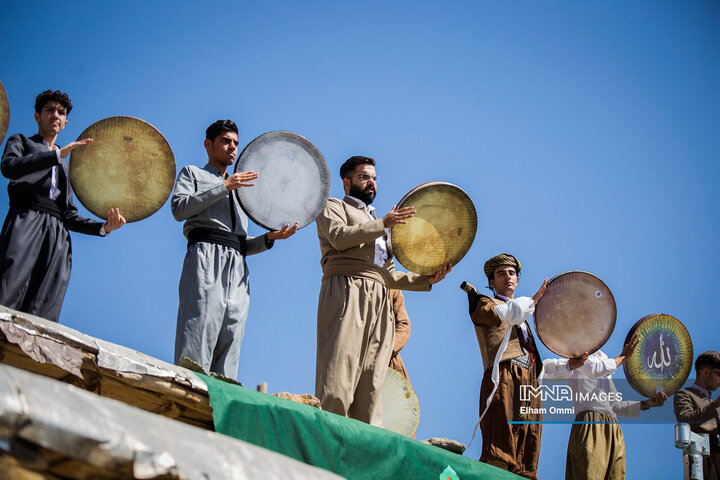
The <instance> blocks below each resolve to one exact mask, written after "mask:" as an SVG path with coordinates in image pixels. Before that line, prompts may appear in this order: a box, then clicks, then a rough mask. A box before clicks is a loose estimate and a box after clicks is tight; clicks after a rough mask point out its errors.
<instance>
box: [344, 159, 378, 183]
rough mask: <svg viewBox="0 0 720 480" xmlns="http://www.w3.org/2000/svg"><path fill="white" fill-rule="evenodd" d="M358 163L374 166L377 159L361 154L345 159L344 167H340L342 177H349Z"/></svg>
mask: <svg viewBox="0 0 720 480" xmlns="http://www.w3.org/2000/svg"><path fill="white" fill-rule="evenodd" d="M358 165H372V166H373V167H374V166H375V160H373V159H372V158H370V157H363V156H360V155H355V156H354V157H350V158H348V159H347V160H345V163H343V164H342V167H340V178H345V177H347V176H348V174H349V173H351V172H352V171H354V170H355V167H357V166H358Z"/></svg>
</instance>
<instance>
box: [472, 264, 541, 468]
mask: <svg viewBox="0 0 720 480" xmlns="http://www.w3.org/2000/svg"><path fill="white" fill-rule="evenodd" d="M484 271H485V275H486V276H487V278H488V283H489V287H490V289H491V290H492V291H493V293H494V294H495V295H494V298H490V297H487V296H485V295H480V294H479V293H478V292H477V290H475V288H474V287H472V286H471V285H468V284H467V283H463V285H462V286H461V287H462V288H463V290H465V291H466V292H467V293H468V300H469V302H470V319H471V320H472V322H473V324H474V325H475V334H476V335H477V340H478V344H479V346H480V353H481V355H482V360H483V365H484V368H485V374H484V376H483V379H482V384H481V387H480V421H479V423H480V430H481V431H482V437H483V444H482V454H481V456H480V461H481V462H485V463H488V464H490V465H494V466H496V467H500V468H503V469H505V470H508V471H510V472H513V473H515V474H517V475H520V476H522V477H526V478H531V479H536V478H537V466H538V459H539V457H540V436H541V434H542V425H540V424H529V423H517V424H510V423H509V422H510V421H522V420H525V421H536V422H537V421H542V415H541V414H538V413H536V412H539V409H540V408H541V407H542V405H541V402H540V398H539V397H531V399H530V400H528V401H519V400H518V399H519V398H520V395H519V391H520V386H521V385H532V386H533V387H537V386H538V383H537V377H538V375H539V374H540V372H541V370H542V362H541V360H540V355H539V354H538V351H537V348H536V347H535V340H534V339H533V335H532V332H531V331H530V326H529V325H528V323H527V319H528V318H529V317H530V315H532V314H533V312H534V311H535V304H536V303H537V301H538V300H540V297H542V295H543V293H545V287H546V285H547V278H546V279H545V281H544V282H543V284H542V286H541V287H540V289H539V290H538V292H537V293H536V294H535V295H533V296H532V298H530V297H516V296H515V288H516V287H517V284H518V280H519V274H520V262H519V261H518V260H517V258H515V257H514V256H512V255H510V254H507V253H503V254H500V255H497V256H495V257H493V258H491V259H489V260H488V261H487V262H485V266H484ZM523 412H524V413H523Z"/></svg>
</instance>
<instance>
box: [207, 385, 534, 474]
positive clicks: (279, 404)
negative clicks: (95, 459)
mask: <svg viewBox="0 0 720 480" xmlns="http://www.w3.org/2000/svg"><path fill="white" fill-rule="evenodd" d="M198 375H199V376H200V377H201V378H202V379H203V380H204V381H205V383H207V386H208V391H209V395H210V406H211V407H212V410H213V419H214V422H215V429H216V430H217V431H218V432H220V433H224V434H226V435H229V436H231V437H235V438H239V439H241V440H244V441H246V442H249V443H252V444H255V445H259V446H261V447H264V448H267V449H269V450H273V451H276V452H278V453H282V454H283V455H287V456H288V457H292V458H295V459H297V460H300V461H302V462H305V463H308V464H310V465H315V466H317V467H320V468H324V469H326V470H330V471H332V472H335V473H337V474H338V475H341V476H343V477H346V478H348V479H373V480H377V479H390V478H398V479H399V478H409V479H428V480H448V479H452V480H456V479H457V480H470V479H478V480H480V479H482V480H502V479H519V478H520V477H518V476H515V475H513V474H511V473H508V472H505V471H503V470H500V469H498V468H495V467H491V466H489V465H485V464H483V463H480V462H478V461H475V460H472V459H469V458H467V457H463V456H462V455H457V454H454V453H451V452H448V451H446V450H443V449H441V448H438V447H434V446H432V445H427V444H424V443H421V442H419V441H417V440H413V439H411V438H407V437H404V436H402V435H398V434H396V433H393V432H390V431H387V430H383V429H381V428H377V427H372V426H370V425H367V424H365V423H363V422H359V421H357V420H353V419H350V418H344V417H340V416H338V415H335V414H332V413H329V412H324V411H322V410H318V409H317V408H313V407H309V406H307V405H302V404H299V403H296V402H291V401H289V400H284V399H282V398H277V397H274V396H272V395H268V394H265V393H259V392H255V391H253V390H249V389H247V388H243V387H240V386H238V385H231V384H229V383H226V382H223V381H220V380H216V379H214V378H210V377H208V376H205V375H201V374H198Z"/></svg>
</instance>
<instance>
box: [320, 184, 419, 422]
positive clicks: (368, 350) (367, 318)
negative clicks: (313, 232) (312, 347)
mask: <svg viewBox="0 0 720 480" xmlns="http://www.w3.org/2000/svg"><path fill="white" fill-rule="evenodd" d="M316 224H317V232H318V240H319V242H320V251H321V253H322V259H321V261H320V263H321V265H322V268H323V280H322V285H321V287H320V296H319V299H318V330H317V358H316V369H315V396H316V397H318V399H319V400H320V402H321V404H322V407H323V409H324V410H328V411H330V412H334V413H337V414H339V415H344V416H349V417H352V418H355V419H358V420H362V421H364V422H367V423H370V424H373V425H377V426H382V405H381V403H380V389H381V387H382V384H383V382H384V381H385V373H386V371H387V365H388V364H389V362H390V357H391V354H392V348H393V336H394V331H393V313H392V308H391V306H390V304H389V302H388V287H390V288H399V289H403V290H430V283H429V277H427V276H424V275H417V274H414V273H403V272H397V271H395V263H394V262H393V260H392V250H391V249H390V245H389V244H388V254H389V259H388V261H387V262H386V263H385V265H384V266H383V267H382V268H381V267H378V266H377V265H375V264H374V263H373V261H374V258H375V239H376V238H378V237H381V236H387V232H386V231H385V228H384V226H383V222H382V219H377V220H371V219H370V218H369V217H368V215H367V213H365V211H364V210H361V209H359V208H358V202H357V200H355V199H353V198H350V197H345V198H344V199H343V200H339V199H337V198H330V199H328V202H327V204H326V205H325V208H324V209H323V211H322V212H321V213H320V215H319V216H318V218H317V220H316Z"/></svg>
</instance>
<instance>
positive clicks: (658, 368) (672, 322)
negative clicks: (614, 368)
mask: <svg viewBox="0 0 720 480" xmlns="http://www.w3.org/2000/svg"><path fill="white" fill-rule="evenodd" d="M636 333H637V334H638V346H637V347H635V351H633V353H632V355H630V357H628V358H627V359H626V360H625V363H623V369H624V370H625V378H627V380H628V383H630V386H631V387H632V388H633V389H634V390H635V391H636V392H638V393H639V394H640V395H644V396H646V397H652V396H653V395H655V392H657V390H658V388H659V387H662V389H663V390H664V391H665V393H666V394H667V396H668V397H669V396H671V395H673V394H674V393H675V392H677V391H678V390H679V389H680V388H682V386H683V385H684V384H685V382H686V381H687V379H688V377H689V376H690V371H691V370H692V366H693V346H692V340H691V339H690V334H689V333H688V331H687V329H686V328H685V325H683V324H682V323H681V322H680V320H678V319H677V318H675V317H671V316H670V315H665V314H654V315H647V316H645V317H643V318H641V319H640V320H639V321H638V322H637V323H636V324H635V325H633V327H632V328H631V329H630V332H629V333H628V335H627V338H626V339H625V343H627V342H629V341H630V339H631V338H632V336H633V335H635V334H636Z"/></svg>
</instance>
